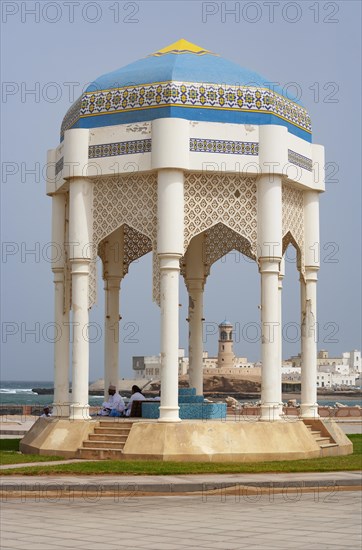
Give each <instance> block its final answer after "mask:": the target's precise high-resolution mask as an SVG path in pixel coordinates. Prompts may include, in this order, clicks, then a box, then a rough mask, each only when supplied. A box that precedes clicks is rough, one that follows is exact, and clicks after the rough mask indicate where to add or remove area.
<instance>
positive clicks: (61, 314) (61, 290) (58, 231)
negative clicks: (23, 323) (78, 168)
mask: <svg viewBox="0 0 362 550" xmlns="http://www.w3.org/2000/svg"><path fill="white" fill-rule="evenodd" d="M65 209H66V195H65V194H64V193H61V194H58V195H53V196H52V243H53V251H54V255H53V258H52V271H53V274H54V321H55V327H56V329H55V330H56V333H55V342H54V402H53V411H52V414H53V416H60V417H62V416H64V417H67V416H69V308H68V307H66V304H65V271H64V270H65V247H64V244H65V243H64V239H65Z"/></svg>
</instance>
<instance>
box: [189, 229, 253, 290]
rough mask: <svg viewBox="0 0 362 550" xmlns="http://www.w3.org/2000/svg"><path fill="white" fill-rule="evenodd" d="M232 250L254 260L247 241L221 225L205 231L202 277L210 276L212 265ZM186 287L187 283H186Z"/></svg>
mask: <svg viewBox="0 0 362 550" xmlns="http://www.w3.org/2000/svg"><path fill="white" fill-rule="evenodd" d="M232 250H236V251H237V252H240V253H241V254H244V255H245V256H247V257H248V258H250V259H252V260H256V257H255V254H254V253H253V252H252V249H251V244H250V243H249V241H248V240H247V239H246V238H245V237H242V236H241V235H238V234H237V233H235V231H233V230H232V229H230V228H229V227H226V225H224V224H222V223H217V224H216V225H214V226H213V227H211V228H210V229H208V230H207V231H205V238H204V241H203V248H202V261H203V264H204V276H205V279H206V277H208V275H209V274H210V269H211V266H212V264H214V263H215V262H217V261H218V260H220V258H222V257H223V256H225V254H228V253H229V252H231V251H232ZM180 264H181V274H182V275H183V276H184V277H185V276H186V264H185V256H183V257H182V258H181V260H180ZM186 286H187V281H186Z"/></svg>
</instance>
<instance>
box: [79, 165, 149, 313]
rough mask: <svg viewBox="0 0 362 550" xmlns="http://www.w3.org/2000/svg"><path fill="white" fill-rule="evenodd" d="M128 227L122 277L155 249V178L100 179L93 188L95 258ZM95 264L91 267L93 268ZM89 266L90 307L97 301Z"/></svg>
mask: <svg viewBox="0 0 362 550" xmlns="http://www.w3.org/2000/svg"><path fill="white" fill-rule="evenodd" d="M122 225H125V227H126V226H127V230H126V231H127V235H128V239H127V240H128V244H127V246H126V247H125V259H124V261H125V265H124V274H126V273H127V272H128V268H129V265H130V263H131V262H132V261H134V260H135V259H137V258H140V257H141V256H143V255H144V254H146V253H147V252H150V251H151V250H156V246H157V174H155V173H137V174H131V175H127V176H114V177H111V178H109V177H101V178H97V179H96V180H95V183H94V186H93V243H94V258H96V255H97V250H98V246H99V244H100V242H101V241H102V240H103V239H104V238H106V237H107V236H108V235H110V234H111V233H113V231H115V230H116V229H118V228H119V227H120V226H122ZM93 263H94V266H93V265H92V264H93ZM94 269H95V262H91V273H90V285H89V307H91V306H92V305H93V304H94V303H95V299H96V277H93V276H92V271H94Z"/></svg>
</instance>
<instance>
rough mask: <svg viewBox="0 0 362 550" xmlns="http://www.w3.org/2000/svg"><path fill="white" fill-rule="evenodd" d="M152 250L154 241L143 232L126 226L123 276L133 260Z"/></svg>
mask: <svg viewBox="0 0 362 550" xmlns="http://www.w3.org/2000/svg"><path fill="white" fill-rule="evenodd" d="M151 251H152V241H151V239H150V238H149V237H146V235H144V234H143V233H140V232H139V231H136V229H133V228H132V227H129V226H128V225H125V226H124V252H123V254H124V256H123V277H124V276H125V275H127V273H128V268H129V266H130V264H131V263H132V262H134V261H135V260H138V258H141V256H144V255H145V254H147V253H148V252H151Z"/></svg>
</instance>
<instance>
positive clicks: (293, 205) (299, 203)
mask: <svg viewBox="0 0 362 550" xmlns="http://www.w3.org/2000/svg"><path fill="white" fill-rule="evenodd" d="M282 234H283V254H284V252H285V251H286V249H287V247H288V245H289V244H290V243H292V244H293V245H294V246H295V248H296V249H297V253H298V264H299V265H298V269H300V271H301V272H302V273H304V203H303V191H300V190H299V189H295V188H294V187H291V186H290V185H287V184H284V183H283V187H282Z"/></svg>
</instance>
